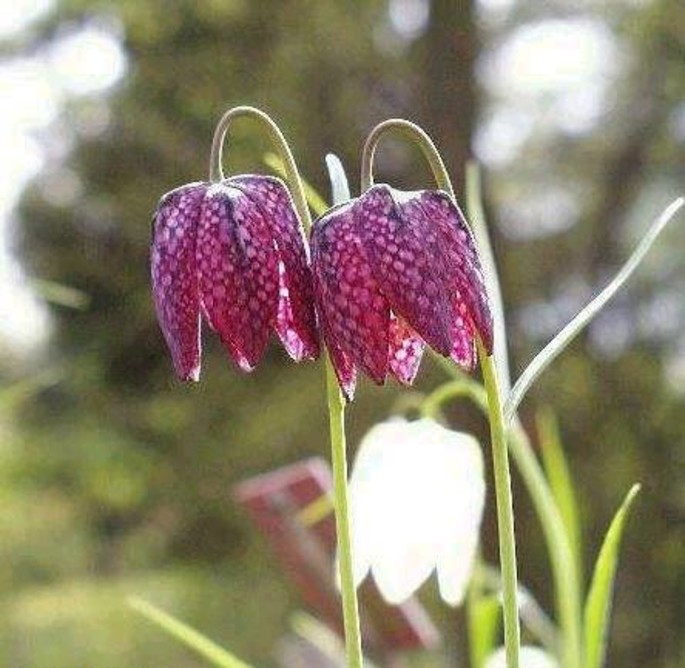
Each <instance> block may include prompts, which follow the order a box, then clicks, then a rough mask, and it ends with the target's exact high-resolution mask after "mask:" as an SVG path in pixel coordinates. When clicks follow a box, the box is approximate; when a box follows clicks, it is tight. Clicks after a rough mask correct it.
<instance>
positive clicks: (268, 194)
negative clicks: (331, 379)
mask: <svg viewBox="0 0 685 668" xmlns="http://www.w3.org/2000/svg"><path fill="white" fill-rule="evenodd" d="M227 183H229V184H230V185H232V186H235V187H237V188H240V189H241V190H242V191H243V192H244V193H245V194H246V195H248V196H249V197H250V198H252V199H253V200H255V201H256V202H257V204H258V205H259V206H260V207H261V208H262V210H263V212H264V215H265V217H266V220H267V222H268V223H269V224H270V225H271V226H272V229H273V237H274V241H275V242H276V247H277V248H278V252H279V255H280V258H281V263H282V264H281V265H280V279H281V287H280V299H279V305H278V317H277V319H276V332H277V334H278V336H279V337H280V339H281V341H282V342H283V345H284V346H285V349H286V350H287V351H288V354H289V355H290V356H291V357H292V358H293V359H295V360H297V361H298V362H299V361H300V360H302V359H304V358H308V359H315V358H316V357H318V355H319V338H318V333H317V327H316V315H315V312H314V297H313V287H312V276H311V270H310V268H309V258H308V257H307V246H306V243H305V239H304V234H303V231H302V226H301V224H300V221H299V218H298V216H297V213H296V212H295V207H294V205H293V202H292V199H291V197H290V193H289V192H288V189H287V188H286V186H285V184H284V183H283V181H281V180H280V179H277V178H275V177H272V176H261V175H243V176H234V177H231V178H230V179H228V181H227Z"/></svg>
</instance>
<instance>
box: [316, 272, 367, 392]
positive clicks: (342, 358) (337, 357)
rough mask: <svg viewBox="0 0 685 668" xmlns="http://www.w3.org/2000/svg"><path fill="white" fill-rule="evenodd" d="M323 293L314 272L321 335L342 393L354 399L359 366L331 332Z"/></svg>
mask: <svg viewBox="0 0 685 668" xmlns="http://www.w3.org/2000/svg"><path fill="white" fill-rule="evenodd" d="M321 293H322V290H321V288H319V287H318V282H317V278H316V274H314V294H315V295H316V301H315V303H316V309H317V312H318V314H319V325H320V327H321V335H322V336H323V340H324V341H325V343H326V349H327V350H328V355H329V357H330V360H331V364H332V365H333V370H334V371H335V376H336V378H337V379H338V385H340V388H341V389H342V393H343V395H344V396H345V399H347V401H352V400H353V399H354V391H355V389H356V387H357V367H356V365H355V364H354V362H352V360H351V359H350V357H349V356H348V355H346V354H345V353H344V352H343V351H342V350H340V348H339V346H338V344H337V343H336V342H335V339H334V337H333V335H332V334H331V330H330V327H329V326H328V321H327V320H326V312H325V310H324V307H323V304H322V303H321V302H320V300H319V295H320V294H321Z"/></svg>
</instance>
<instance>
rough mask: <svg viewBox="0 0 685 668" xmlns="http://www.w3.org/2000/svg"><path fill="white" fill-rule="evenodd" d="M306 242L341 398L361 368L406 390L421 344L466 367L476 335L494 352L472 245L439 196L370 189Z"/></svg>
mask: <svg viewBox="0 0 685 668" xmlns="http://www.w3.org/2000/svg"><path fill="white" fill-rule="evenodd" d="M311 243H312V266H313V272H314V288H315V296H316V305H317V310H318V312H319V319H320V322H321V328H322V333H323V336H324V340H325V341H326V345H327V347H328V349H329V351H330V355H331V360H332V363H333V366H334V367H335V370H336V373H337V376H338V380H339V382H340V385H341V387H342V389H343V392H344V393H345V395H346V396H347V398H348V399H351V398H352V396H353V393H354V386H355V380H356V373H357V370H358V369H361V370H362V371H363V372H364V373H366V374H367V375H368V376H370V377H371V378H372V379H373V380H374V381H375V382H376V383H379V384H382V383H384V382H385V379H386V377H387V375H388V372H390V374H392V375H393V376H394V377H395V378H396V379H397V380H399V381H400V382H402V383H405V384H411V383H412V382H413V380H414V378H415V377H416V373H417V371H418V367H419V364H420V361H421V356H422V354H423V349H424V346H425V344H428V345H430V346H431V347H433V348H434V349H435V350H437V351H438V352H439V353H441V354H442V355H445V356H446V357H451V358H452V359H453V360H454V361H455V362H456V363H457V364H459V365H460V366H462V367H463V368H465V369H468V370H471V369H473V367H474V366H475V363H476V352H475V337H476V336H479V337H480V338H481V339H482V341H483V344H484V346H485V348H486V350H487V351H488V353H490V352H491V351H492V316H491V313H490V308H489V305H488V299H487V294H486V291H485V283H484V280H483V272H482V269H481V266H480V262H479V260H478V255H477V253H476V247H475V244H474V242H473V238H472V236H471V233H470V231H469V229H468V226H467V225H466V222H465V220H464V217H463V216H462V214H461V212H460V211H459V209H458V208H457V206H456V205H455V204H454V203H453V202H452V201H451V200H450V198H449V197H448V196H447V195H446V194H445V193H442V192H439V191H429V190H426V191H419V192H410V193H407V192H400V191H396V190H393V189H391V188H390V187H389V186H387V185H377V186H374V187H373V188H371V189H369V190H368V191H367V192H366V193H364V195H362V196H361V197H360V198H359V199H357V200H353V201H352V202H349V203H347V204H344V205H341V206H339V207H336V208H334V209H332V210H331V211H329V212H328V213H326V214H325V215H324V216H323V217H322V218H320V219H319V220H318V221H317V222H316V223H315V225H314V229H313V231H312V241H311Z"/></svg>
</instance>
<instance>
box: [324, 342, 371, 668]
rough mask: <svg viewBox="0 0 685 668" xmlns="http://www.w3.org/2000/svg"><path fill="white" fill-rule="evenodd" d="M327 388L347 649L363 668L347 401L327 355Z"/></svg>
mask: <svg viewBox="0 0 685 668" xmlns="http://www.w3.org/2000/svg"><path fill="white" fill-rule="evenodd" d="M326 389H327V394H328V416H329V424H330V432H331V459H332V463H333V498H334V507H335V526H336V531H337V535H338V562H339V570H340V589H341V592H342V605H343V622H344V626H345V649H346V654H347V665H348V667H349V668H362V664H363V657H362V649H361V633H360V625H359V605H358V603H357V588H356V587H355V585H354V575H353V573H352V539H351V535H350V516H349V503H348V494H347V455H346V444H345V400H344V399H343V396H342V394H341V392H340V388H339V387H338V381H337V379H336V377H335V372H334V371H333V366H332V364H331V360H330V358H329V356H328V354H327V355H326Z"/></svg>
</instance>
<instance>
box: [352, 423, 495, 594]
mask: <svg viewBox="0 0 685 668" xmlns="http://www.w3.org/2000/svg"><path fill="white" fill-rule="evenodd" d="M484 503H485V480H484V475H483V455H482V452H481V448H480V446H479V444H478V442H477V441H476V440H475V439H474V438H473V437H472V436H469V435H468V434H465V433H461V432H457V431H452V430H450V429H446V428H445V427H442V426H441V425H439V424H438V423H437V422H435V421H433V420H429V419H423V420H418V421H415V422H407V421H406V420H393V421H389V422H383V423H381V424H378V425H376V426H375V427H373V428H372V429H371V430H370V431H369V432H368V433H367V434H366V436H365V437H364V438H363V440H362V442H361V445H360V447H359V452H358V454H357V457H356V460H355V462H354V466H353V468H352V474H351V477H350V513H351V522H352V547H353V569H354V579H355V583H356V584H357V585H359V583H360V582H361V581H362V580H363V579H364V578H365V577H366V575H367V574H368V572H369V571H371V573H372V574H373V578H374V580H375V581H376V584H377V586H378V589H379V590H380V592H381V594H382V595H383V597H384V598H385V599H386V600H387V601H388V602H389V603H392V604H397V603H400V602H402V601H404V600H405V599H407V598H408V597H409V596H411V595H412V594H413V593H414V592H415V591H416V589H418V587H419V586H421V584H422V583H423V582H424V581H425V580H426V579H427V578H428V576H429V575H430V574H431V572H432V571H433V570H436V571H437V576H438V584H439V587H440V594H441V596H442V598H443V599H444V600H445V601H446V602H447V603H449V604H450V605H458V604H459V603H461V601H462V600H463V598H464V594H465V591H466V587H467V585H468V581H469V578H470V574H471V569H472V567H473V562H474V558H475V554H476V548H477V545H478V535H479V530H480V524H481V519H482V516H483V506H484Z"/></svg>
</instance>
